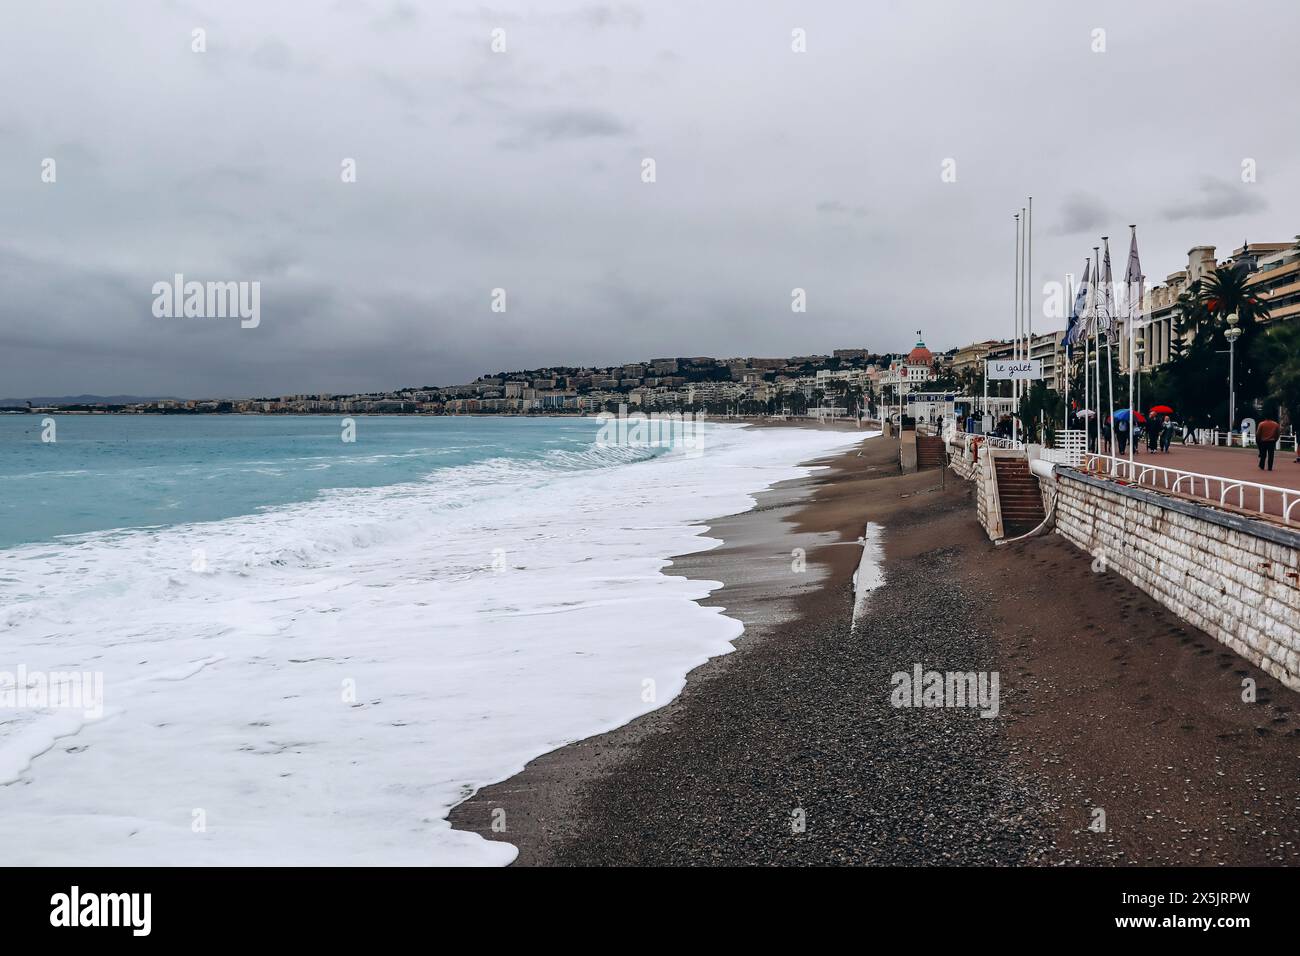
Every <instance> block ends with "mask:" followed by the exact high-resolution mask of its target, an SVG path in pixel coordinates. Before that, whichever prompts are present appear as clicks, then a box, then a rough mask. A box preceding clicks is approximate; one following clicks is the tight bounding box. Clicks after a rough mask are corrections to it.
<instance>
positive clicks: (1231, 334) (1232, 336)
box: [1223, 312, 1241, 445]
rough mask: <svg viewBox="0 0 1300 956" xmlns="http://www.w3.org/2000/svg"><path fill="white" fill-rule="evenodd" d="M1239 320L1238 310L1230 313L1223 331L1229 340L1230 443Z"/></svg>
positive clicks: (1235, 416)
mask: <svg viewBox="0 0 1300 956" xmlns="http://www.w3.org/2000/svg"><path fill="white" fill-rule="evenodd" d="M1238 321H1239V319H1238V317H1237V313H1236V312H1231V313H1229V314H1228V330H1227V331H1226V332H1224V333H1223V337H1224V338H1226V339H1227V340H1228V444H1229V445H1231V444H1232V431H1233V429H1234V427H1235V422H1236V420H1237V377H1236V376H1237V366H1236V362H1235V358H1236V352H1235V350H1236V345H1237V339H1239V338H1241V329H1239V328H1238V327H1237V322H1238Z"/></svg>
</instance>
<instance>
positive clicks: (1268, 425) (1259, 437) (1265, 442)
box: [1255, 418, 1282, 471]
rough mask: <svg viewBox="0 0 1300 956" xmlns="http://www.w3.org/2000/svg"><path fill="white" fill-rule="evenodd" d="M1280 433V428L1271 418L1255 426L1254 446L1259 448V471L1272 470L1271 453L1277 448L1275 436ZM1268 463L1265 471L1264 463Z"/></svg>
mask: <svg viewBox="0 0 1300 956" xmlns="http://www.w3.org/2000/svg"><path fill="white" fill-rule="evenodd" d="M1281 433H1282V426H1281V425H1279V424H1278V423H1277V422H1275V421H1273V419H1271V418H1266V419H1264V420H1263V421H1262V422H1260V423H1259V424H1258V425H1256V426H1255V444H1256V446H1257V447H1258V448H1259V470H1260V471H1265V470H1267V471H1272V470H1273V452H1274V451H1275V450H1276V448H1277V436H1278V435H1280V434H1281ZM1265 461H1267V462H1268V468H1267V469H1265V467H1264V463H1265Z"/></svg>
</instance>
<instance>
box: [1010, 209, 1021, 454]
mask: <svg viewBox="0 0 1300 956" xmlns="http://www.w3.org/2000/svg"><path fill="white" fill-rule="evenodd" d="M1015 220H1016V308H1015V317H1014V318H1013V320H1012V322H1011V362H1012V364H1013V365H1014V364H1015V363H1016V362H1017V361H1018V360H1019V359H1020V292H1021V288H1020V244H1021V238H1020V214H1019V213H1016V215H1015ZM1011 405H1012V408H1013V410H1014V408H1015V405H1016V380H1015V379H1014V378H1012V379H1011ZM1011 437H1012V438H1013V439H1017V440H1018V439H1019V437H1020V430H1019V428H1018V427H1017V425H1016V416H1015V414H1014V413H1013V414H1012V416H1011Z"/></svg>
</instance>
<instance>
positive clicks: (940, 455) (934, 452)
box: [916, 435, 944, 471]
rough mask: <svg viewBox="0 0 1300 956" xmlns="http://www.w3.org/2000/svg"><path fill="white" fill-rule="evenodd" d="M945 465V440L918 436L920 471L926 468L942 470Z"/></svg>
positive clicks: (918, 464) (937, 437)
mask: <svg viewBox="0 0 1300 956" xmlns="http://www.w3.org/2000/svg"><path fill="white" fill-rule="evenodd" d="M943 465H944V448H943V439H942V438H940V437H939V436H937V435H917V436H916V467H917V470H918V471H924V470H925V469H926V468H942V467H943Z"/></svg>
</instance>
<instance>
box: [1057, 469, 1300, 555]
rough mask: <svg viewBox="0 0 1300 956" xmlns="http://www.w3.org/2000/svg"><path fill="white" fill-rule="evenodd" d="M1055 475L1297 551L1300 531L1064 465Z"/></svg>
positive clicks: (1299, 542) (1299, 547)
mask: <svg viewBox="0 0 1300 956" xmlns="http://www.w3.org/2000/svg"><path fill="white" fill-rule="evenodd" d="M1056 474H1057V476H1058V477H1060V478H1065V479H1068V480H1071V481H1078V482H1080V483H1081V484H1085V485H1091V486H1092V487H1094V488H1097V489H1100V490H1102V491H1109V492H1113V493H1114V494H1117V495H1120V496H1122V497H1127V498H1134V499H1136V500H1138V501H1141V502H1144V503H1146V504H1149V505H1154V506H1155V507H1157V508H1167V509H1169V510H1170V511H1177V512H1178V513H1179V514H1185V515H1187V516H1188V517H1192V518H1198V519H1200V520H1201V521H1208V522H1210V523H1211V524H1217V525H1220V526H1221V527H1224V528H1231V529H1232V530H1233V531H1240V532H1241V533H1242V534H1248V535H1253V536H1254V537H1256V538H1263V539H1264V540H1266V541H1272V542H1273V543H1274V544H1280V545H1282V546H1283V547H1287V548H1295V549H1300V530H1294V531H1293V530H1291V529H1290V528H1285V527H1282V526H1280V525H1276V524H1274V523H1273V522H1271V521H1264V520H1257V519H1255V518H1246V517H1242V516H1241V515H1237V514H1233V513H1232V512H1228V511H1220V510H1219V509H1218V508H1214V507H1212V506H1210V505H1208V504H1205V505H1202V504H1197V503H1196V502H1192V501H1188V500H1186V499H1184V498H1174V497H1171V496H1167V495H1162V494H1157V493H1156V492H1154V491H1150V490H1148V489H1146V488H1139V487H1138V486H1137V485H1121V484H1119V483H1118V482H1114V481H1109V480H1107V479H1104V478H1096V477H1094V476H1092V475H1089V474H1085V473H1084V472H1082V471H1079V470H1078V469H1077V468H1067V467H1065V466H1064V465H1057V466H1056Z"/></svg>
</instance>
